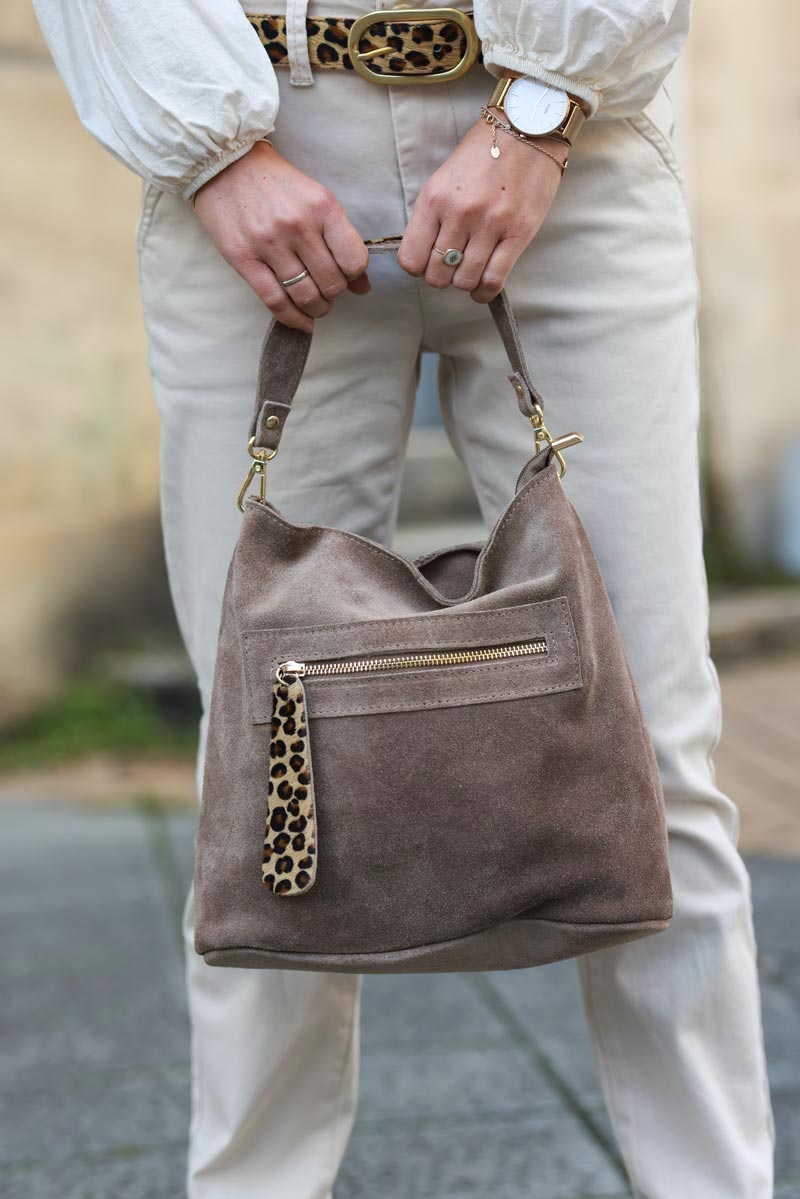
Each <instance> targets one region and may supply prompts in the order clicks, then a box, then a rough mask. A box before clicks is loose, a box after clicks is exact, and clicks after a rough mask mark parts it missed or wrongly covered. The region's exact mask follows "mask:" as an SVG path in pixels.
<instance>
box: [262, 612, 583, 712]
mask: <svg viewBox="0 0 800 1199" xmlns="http://www.w3.org/2000/svg"><path fill="white" fill-rule="evenodd" d="M242 639H243V648H244V661H245V669H246V676H247V686H248V693H249V702H250V715H251V719H252V721H253V723H254V724H268V723H269V722H270V721H271V720H272V717H273V694H272V691H273V684H274V683H275V680H276V675H277V671H278V668H279V666H280V665H281V664H282V663H293V664H295V665H297V664H303V665H304V666H305V667H306V671H305V672H304V673H303V674H302V677H303V678H304V680H305V682H306V683H307V695H308V703H309V716H310V719H311V720H312V721H313V720H317V719H325V718H327V717H337V716H369V715H376V714H379V713H388V712H412V711H421V710H425V709H429V708H453V707H458V706H461V705H465V704H478V703H492V702H495V701H497V702H499V701H503V700H512V699H518V698H522V697H523V696H529V695H540V694H545V693H547V692H556V691H569V690H572V689H574V688H577V687H580V686H581V667H580V660H579V656H578V646H577V638H576V636H575V629H574V626H573V623H572V617H571V614H570V610H569V604H568V603H567V600H566V598H564V597H563V596H561V597H558V598H557V599H552V600H542V601H540V602H538V603H532V604H520V605H519V606H518V607H514V608H503V609H480V610H475V611H467V612H453V611H452V610H449V609H444V610H442V611H439V612H435V613H430V614H422V615H412V616H403V617H398V618H396V619H390V620H370V621H354V622H348V623H343V624H340V625H325V626H315V627H295V628H285V629H253V630H250V631H248V632H245V633H244V634H243V635H242ZM287 673H288V672H287Z"/></svg>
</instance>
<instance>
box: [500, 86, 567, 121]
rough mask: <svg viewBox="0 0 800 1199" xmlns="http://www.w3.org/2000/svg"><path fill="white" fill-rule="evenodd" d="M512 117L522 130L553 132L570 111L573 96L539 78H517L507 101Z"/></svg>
mask: <svg viewBox="0 0 800 1199" xmlns="http://www.w3.org/2000/svg"><path fill="white" fill-rule="evenodd" d="M504 107H505V110H506V113H507V114H508V119H509V120H510V121H511V124H512V125H513V126H514V128H515V129H519V131H520V133H528V134H531V135H536V134H539V135H541V134H544V133H552V132H553V130H554V129H557V128H558V126H559V125H560V124H561V122H562V121H563V120H564V118H565V117H566V115H567V109H568V107H569V97H568V96H567V93H566V92H564V91H562V90H561V88H560V87H550V86H549V84H547V83H540V82H539V80H538V79H528V78H527V77H525V78H523V79H515V80H514V82H513V83H512V84H511V87H510V88H509V89H508V91H507V92H506V98H505V102H504Z"/></svg>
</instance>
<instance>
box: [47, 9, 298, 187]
mask: <svg viewBox="0 0 800 1199" xmlns="http://www.w3.org/2000/svg"><path fill="white" fill-rule="evenodd" d="M34 8H35V10H36V15H37V18H38V20H39V23H40V25H41V27H42V31H43V33H44V36H45V39H46V41H47V43H48V46H49V48H50V52H51V54H52V56H53V60H54V61H55V64H56V67H57V69H58V71H59V74H60V75H61V77H62V79H63V80H64V83H65V84H66V86H67V90H68V91H69V93H70V95H71V97H72V101H73V103H74V105H75V108H76V109H77V112H78V116H79V117H80V119H81V121H82V122H83V124H84V125H85V126H86V128H87V129H88V130H89V132H90V133H92V134H93V135H94V136H95V137H96V138H97V140H98V141H99V142H101V143H102V145H104V146H105V147H106V148H107V149H108V150H110V151H111V153H112V154H114V155H115V156H116V157H117V158H118V159H120V161H121V162H123V163H125V165H126V166H128V167H130V168H131V170H133V171H135V172H136V173H137V174H138V175H141V176H142V178H144V179H147V180H149V181H150V182H152V183H154V184H155V185H156V186H157V187H160V188H161V189H162V190H164V191H170V192H176V193H177V194H179V195H181V196H183V197H185V198H186V199H188V198H189V197H190V196H191V195H193V194H194V192H196V191H197V189H198V188H199V187H201V186H202V184H203V183H206V182H207V181H208V180H209V179H211V178H212V177H213V176H214V175H216V174H217V172H218V171H221V170H222V169H223V167H225V166H227V165H228V164H229V163H231V162H234V161H235V160H236V159H237V158H240V157H241V156H242V155H243V154H245V153H246V152H247V151H248V150H249V149H250V147H251V146H252V145H253V144H254V143H255V142H256V141H258V140H259V139H260V138H262V137H264V136H266V135H267V134H268V133H270V132H271V131H272V130H273V128H274V126H275V117H276V114H277V110H278V86H277V81H276V79H275V71H274V69H273V66H272V63H271V62H270V61H269V58H268V56H267V54H266V52H265V50H264V48H263V46H262V45H261V42H260V41H259V39H258V37H257V35H256V34H255V32H254V31H253V29H252V28H251V26H250V24H249V22H248V20H247V18H246V17H245V15H244V12H243V11H242V8H241V6H240V4H239V3H238V0H157V2H156V3H154V2H153V0H34Z"/></svg>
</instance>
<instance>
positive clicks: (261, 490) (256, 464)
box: [236, 437, 278, 512]
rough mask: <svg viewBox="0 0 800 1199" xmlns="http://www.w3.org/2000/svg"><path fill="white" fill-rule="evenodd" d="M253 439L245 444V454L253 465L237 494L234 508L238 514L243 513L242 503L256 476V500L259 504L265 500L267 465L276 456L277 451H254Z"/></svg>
mask: <svg viewBox="0 0 800 1199" xmlns="http://www.w3.org/2000/svg"><path fill="white" fill-rule="evenodd" d="M255 441H256V439H255V437H251V438H250V440H249V441H248V443H247V452H248V454H249V455H250V457H251V458H252V459H253V465H252V466H251V467H250V469H249V471H248V472H247V475H246V476H245V480H244V483H242V486H241V487H240V489H239V494H238V495H237V497H236V507H237V508H238V509H239V511H240V512H244V501H245V500H246V499H247V491H248V488H249V487H250V484H251V483H252V482H253V479H255V477H256V475H258V498H259V500H260V501H261V503H262V504H263V503H264V500H265V499H266V498H267V463H268V462H270V461H271V460H272V459H273V458H274V457H275V455H276V454H277V452H278V451H277V449H275V450H271V451H267V450H266V449H259V450H257V449H255V448H254V447H255Z"/></svg>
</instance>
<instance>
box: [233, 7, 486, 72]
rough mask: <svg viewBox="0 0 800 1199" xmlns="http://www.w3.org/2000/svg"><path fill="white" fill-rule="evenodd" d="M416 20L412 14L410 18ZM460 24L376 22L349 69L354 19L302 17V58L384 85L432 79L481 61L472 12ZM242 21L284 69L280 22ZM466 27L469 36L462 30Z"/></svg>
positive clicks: (251, 16)
mask: <svg viewBox="0 0 800 1199" xmlns="http://www.w3.org/2000/svg"><path fill="white" fill-rule="evenodd" d="M413 15H414V16H416V15H417V14H416V13H415V14H413ZM461 16H462V17H463V18H464V21H465V25H464V27H462V26H461V25H459V24H458V23H457V22H456V21H454V20H450V19H443V18H439V19H437V20H430V21H419V22H416V21H397V20H394V21H392V20H382V19H376V20H375V21H373V22H370V24H369V25H368V26H367V28H366V29H365V30H364V31H363V32H362V33H361V36H360V37H359V38H358V42H357V51H356V52H357V54H358V56H359V58H360V59H361V61H362V63H365V62H368V63H369V67H368V69H365V68H364V67H363V66H362V65H361V63H359V66H358V67H357V68H354V66H353V60H352V51H353V46H352V45H351V41H352V39H351V38H350V30H351V29H352V27H353V25H354V24H355V23H356V21H357V20H359V19H360V18H356V17H316V18H311V17H308V18H306V31H307V37H308V55H309V60H310V62H311V66H312V67H323V68H328V69H333V70H338V71H352V70H354V69H357V70H358V72H359V74H362V75H366V76H371V75H374V76H383V77H384V78H383V79H382V80H380V81H381V82H386V83H388V82H389V81H390V80H391V78H392V77H393V76H394V77H395V78H397V77H398V76H409V75H411V76H414V75H416V76H421V77H426V78H433V77H435V76H437V75H445V74H447V75H448V77H449V78H453V77H454V76H453V75H450V74H449V72H452V71H457V68H458V67H459V65H461V64H463V66H462V70H461V71H458V74H462V73H463V71H464V70H468V69H469V67H471V66H472V64H473V62H480V61H481V54H480V48H479V43H478V42H477V36H476V35H474V33H473V24H472V23H473V15H472V13H463V14H461ZM247 19H248V20H249V22H250V24H251V25H252V26H253V28H254V29H255V31H256V33H257V34H258V36H259V37H260V39H261V41H262V43H263V45H264V47H265V49H266V51H267V54H268V55H269V57H270V61H271V62H272V64H273V66H276V67H285V66H288V53H289V52H288V49H287V43H286V17H285V16H265V15H263V14H261V13H248V14H247ZM467 26H468V28H469V32H468V30H467Z"/></svg>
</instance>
